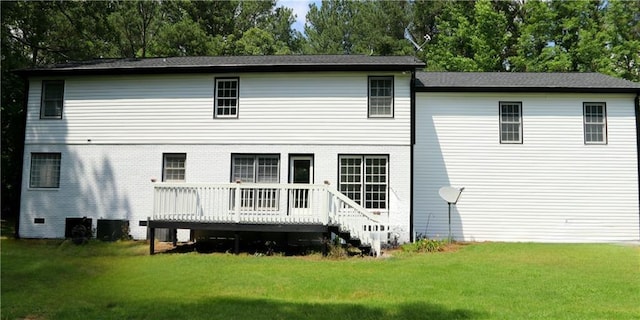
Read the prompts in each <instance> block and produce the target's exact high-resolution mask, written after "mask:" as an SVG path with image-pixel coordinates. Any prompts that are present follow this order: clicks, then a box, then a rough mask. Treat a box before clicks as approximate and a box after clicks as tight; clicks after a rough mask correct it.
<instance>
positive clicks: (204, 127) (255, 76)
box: [25, 72, 411, 145]
mask: <svg viewBox="0 0 640 320" xmlns="http://www.w3.org/2000/svg"><path fill="white" fill-rule="evenodd" d="M372 75H394V76H395V77H394V78H395V81H394V84H395V112H394V118H367V85H368V81H367V77H368V76H372ZM216 77H239V79H240V81H239V88H240V97H239V116H238V118H237V119H235V118H234V119H214V117H213V112H214V111H213V105H214V102H213V100H214V79H215V78H216ZM40 80H41V79H33V80H32V81H31V83H30V88H29V105H28V110H29V112H28V114H27V129H26V136H25V143H26V144H33V143H68V144H85V143H87V141H88V140H91V143H92V144H123V143H124V144H130V143H136V144H172V143H187V144H200V143H202V144H327V145H330V144H351V145H409V143H410V141H409V137H410V132H411V124H410V121H411V120H410V119H411V118H410V117H411V114H410V113H411V108H410V81H411V76H410V75H409V74H406V75H405V74H402V73H395V74H393V73H365V72H359V73H354V72H348V73H347V72H342V73H338V72H334V73H248V74H239V75H238V74H191V75H161V76H157V75H156V76H152V75H149V76H143V75H138V76H119V77H118V76H110V77H106V76H101V77H72V78H66V79H64V80H65V91H64V111H63V113H64V115H63V119H62V120H40V119H39V118H40V91H41V87H42V85H41V81H40Z"/></svg>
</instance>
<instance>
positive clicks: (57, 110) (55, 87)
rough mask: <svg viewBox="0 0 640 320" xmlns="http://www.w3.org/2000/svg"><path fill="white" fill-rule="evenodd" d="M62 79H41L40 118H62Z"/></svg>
mask: <svg viewBox="0 0 640 320" xmlns="http://www.w3.org/2000/svg"><path fill="white" fill-rule="evenodd" d="M63 100H64V81H63V80H55V81H51V80H49V81H42V101H41V103H40V119H62V104H63Z"/></svg>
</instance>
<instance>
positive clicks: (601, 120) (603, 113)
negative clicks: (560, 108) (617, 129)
mask: <svg viewBox="0 0 640 320" xmlns="http://www.w3.org/2000/svg"><path fill="white" fill-rule="evenodd" d="M583 107H584V143H586V144H606V143H607V107H606V104H605V103H604V102H585V103H584V104H583Z"/></svg>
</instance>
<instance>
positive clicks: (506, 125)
mask: <svg viewBox="0 0 640 320" xmlns="http://www.w3.org/2000/svg"><path fill="white" fill-rule="evenodd" d="M500 143H522V102H500Z"/></svg>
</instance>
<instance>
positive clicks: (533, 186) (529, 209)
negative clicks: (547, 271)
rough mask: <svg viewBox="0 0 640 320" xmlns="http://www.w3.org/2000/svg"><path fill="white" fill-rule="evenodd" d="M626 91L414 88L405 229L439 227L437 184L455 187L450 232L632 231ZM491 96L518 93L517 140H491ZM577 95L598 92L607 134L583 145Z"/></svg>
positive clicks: (523, 235) (474, 236)
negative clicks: (410, 215)
mask: <svg viewBox="0 0 640 320" xmlns="http://www.w3.org/2000/svg"><path fill="white" fill-rule="evenodd" d="M633 99H634V96H633V95H624V94H549V93H540V94H534V93H531V94H516V93H511V94H509V93H504V94H500V93H495V94H494V93H418V94H417V105H416V122H417V128H416V130H417V131H416V137H417V141H416V145H415V148H414V175H415V176H414V188H415V189H414V221H415V224H414V226H415V229H414V230H415V232H416V233H418V234H420V233H421V234H427V235H429V236H440V237H446V236H447V233H448V221H447V204H446V202H444V200H442V199H441V198H440V197H439V196H438V189H439V188H440V187H442V186H449V185H450V186H454V187H465V190H464V192H463V193H462V196H461V197H460V200H459V203H458V204H457V206H453V207H454V208H453V209H452V225H453V233H454V237H455V238H456V239H464V240H475V241H484V240H492V241H539V242H612V241H628V240H639V238H640V230H639V228H640V223H639V217H640V214H639V209H638V201H639V200H638V168H637V146H636V129H635V115H634V103H633ZM499 101H522V125H523V143H522V144H500V140H499V120H498V110H499V109H498V108H499V107H498V103H499ZM583 102H606V107H607V109H606V112H607V131H608V144H606V145H585V143H584V136H583V134H584V131H583Z"/></svg>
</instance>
